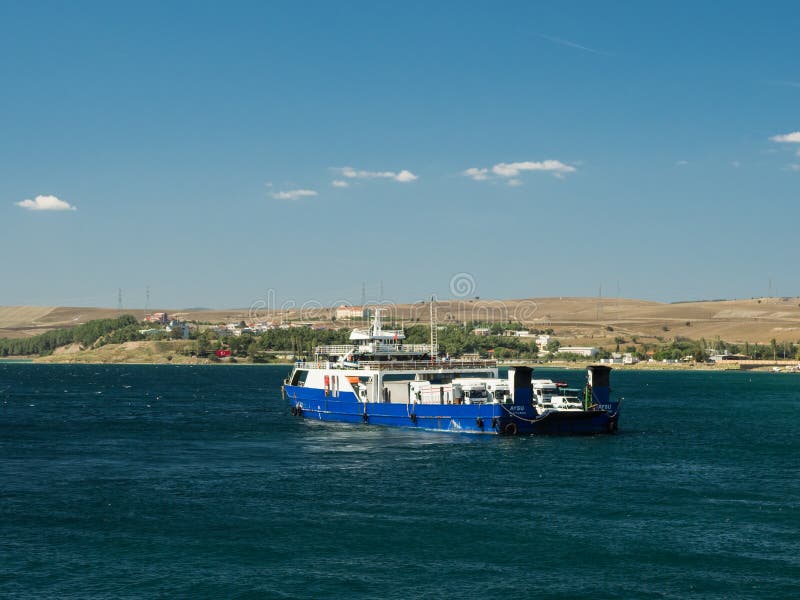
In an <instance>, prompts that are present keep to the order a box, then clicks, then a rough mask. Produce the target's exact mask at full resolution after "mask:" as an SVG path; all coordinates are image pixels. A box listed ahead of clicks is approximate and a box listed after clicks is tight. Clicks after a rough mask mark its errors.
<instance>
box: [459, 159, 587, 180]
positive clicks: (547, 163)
mask: <svg viewBox="0 0 800 600" xmlns="http://www.w3.org/2000/svg"><path fill="white" fill-rule="evenodd" d="M525 171H545V172H548V173H552V174H553V175H554V176H556V177H558V178H559V179H561V178H563V177H564V175H566V174H567V173H574V172H575V171H577V169H576V168H575V167H574V166H573V165H568V164H565V163H563V162H561V161H560V160H542V161H524V162H513V163H497V164H496V165H494V166H493V167H491V168H482V167H470V168H469V169H467V170H466V171H462V172H461V174H462V175H463V176H464V177H469V178H471V179H473V180H475V181H485V180H487V179H489V178H490V177H506V178H509V179H511V180H512V181H513V183H511V182H510V181H509V182H508V184H509V185H512V186H514V185H520V184H521V183H522V182H521V181H519V180H518V179H517V178H518V177H519V175H520V174H521V173H523V172H525Z"/></svg>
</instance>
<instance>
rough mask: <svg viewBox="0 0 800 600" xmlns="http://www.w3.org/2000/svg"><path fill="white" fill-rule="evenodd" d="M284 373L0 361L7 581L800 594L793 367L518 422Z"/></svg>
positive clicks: (291, 594) (155, 589)
mask: <svg viewBox="0 0 800 600" xmlns="http://www.w3.org/2000/svg"><path fill="white" fill-rule="evenodd" d="M286 370H287V369H286V368H285V367H270V366H264V367H236V366H232V367H225V366H210V367H181V366H125V365H116V366H98V365H89V366H67V365H63V366H62V365H53V366H49V365H24V364H0V596H2V597H6V598H15V597H37V598H41V597H59V598H71V597H72V598H87V597H107V598H121V597H142V596H146V597H154V596H155V597H170V598H171V597H220V598H246V597H269V598H336V597H338V598H352V597H362V598H375V597H377V598H403V599H405V598H409V597H431V598H454V597H457V598H490V597H533V596H539V597H550V598H575V597H579V596H583V597H586V596H591V597H592V598H686V597H697V598H792V597H797V596H798V591H799V590H800V435H799V434H800V377H799V376H793V375H773V374H760V373H755V374H748V373H709V372H697V373H673V372H619V371H616V372H614V373H612V376H613V378H612V384H613V386H614V389H615V393H616V394H617V395H619V396H624V397H625V398H626V399H625V402H624V406H623V413H622V419H621V421H620V432H619V434H617V435H613V436H598V437H590V438H513V439H509V438H497V437H488V436H487V437H481V436H476V437H473V436H466V435H455V434H444V433H425V432H410V431H404V430H398V429H382V428H377V427H369V426H347V425H324V424H319V423H309V422H305V421H303V420H301V419H297V418H293V417H291V416H290V414H289V411H288V409H287V406H286V405H285V404H284V403H283V402H282V401H281V399H280V394H279V386H280V382H281V379H282V377H283V376H284V375H285V372H286ZM540 374H541V375H542V376H548V373H547V372H546V371H541V372H540ZM549 375H553V376H557V377H558V378H559V379H563V378H566V379H568V380H570V381H571V382H573V383H575V384H576V385H577V384H580V383H581V382H582V374H581V373H578V372H569V373H565V372H563V371H559V372H558V373H549Z"/></svg>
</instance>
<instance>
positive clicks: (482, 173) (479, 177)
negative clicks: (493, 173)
mask: <svg viewBox="0 0 800 600" xmlns="http://www.w3.org/2000/svg"><path fill="white" fill-rule="evenodd" d="M488 173H489V169H479V168H477V167H470V168H469V169H467V170H466V171H462V172H461V174H462V175H463V176H464V177H471V178H472V179H474V180H475V181H484V180H486V179H489V175H488Z"/></svg>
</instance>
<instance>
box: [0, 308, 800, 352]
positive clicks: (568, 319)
mask: <svg viewBox="0 0 800 600" xmlns="http://www.w3.org/2000/svg"><path fill="white" fill-rule="evenodd" d="M387 309H388V311H389V312H390V313H391V315H392V316H393V317H394V318H395V319H397V320H398V321H404V322H406V323H412V322H419V323H427V322H428V320H429V315H430V307H429V305H428V304H426V303H417V304H402V305H396V306H391V307H387ZM124 312H126V313H129V314H133V315H135V316H137V317H140V318H141V317H143V316H144V314H145V311H143V310H126V311H124ZM168 312H169V313H170V314H174V315H176V316H180V317H182V318H185V319H188V320H194V321H203V322H209V323H220V322H232V321H235V322H238V321H241V320H245V321H252V320H278V321H279V320H300V321H312V320H314V321H317V320H329V319H330V317H331V314H332V311H331V310H329V309H317V310H314V311H307V312H300V311H284V312H282V313H275V312H272V313H269V312H266V311H263V310H262V311H250V310H247V309H230V310H189V311H186V310H184V311H179V310H176V311H169V310H168ZM436 312H437V319H438V321H439V323H457V322H463V321H491V322H498V321H499V322H507V321H520V322H522V323H524V324H525V325H526V326H528V327H531V328H537V329H548V328H551V329H553V330H555V332H556V334H557V335H558V337H559V338H561V339H562V340H568V341H570V343H575V344H579V343H581V344H582V343H592V344H593V345H603V344H611V343H614V338H616V337H623V338H625V339H626V340H630V339H631V338H637V339H639V340H640V341H645V340H659V339H661V340H668V339H672V338H675V337H678V336H680V337H686V338H690V339H700V338H705V339H707V340H714V339H716V338H718V337H719V338H720V339H722V340H725V341H728V342H735V343H742V342H751V343H752V342H758V343H768V342H769V341H770V340H771V339H773V338H774V339H776V340H777V341H778V342H782V341H793V342H797V341H798V340H800V299H798V298H755V299H749V300H723V301H713V302H682V303H675V304H664V303H660V302H648V301H643V300H628V299H614V298H604V299H597V298H531V299H524V300H463V301H454V300H449V301H442V302H438V303H437V305H436ZM117 314H118V311H117V310H114V309H108V308H71V307H33V306H8V307H0V337H21V336H28V335H35V334H36V333H41V332H42V331H47V330H49V329H54V328H58V327H69V326H72V325H78V324H80V323H85V322H86V321H90V320H93V319H101V318H108V317H113V316H116V315H117ZM350 323H351V322H349V321H339V324H342V325H346V324H350Z"/></svg>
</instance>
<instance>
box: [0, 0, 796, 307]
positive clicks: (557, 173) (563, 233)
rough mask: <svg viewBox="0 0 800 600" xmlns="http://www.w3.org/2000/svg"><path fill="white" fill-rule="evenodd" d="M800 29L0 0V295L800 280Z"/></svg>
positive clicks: (274, 5) (725, 21) (700, 290)
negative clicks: (120, 291)
mask: <svg viewBox="0 0 800 600" xmlns="http://www.w3.org/2000/svg"><path fill="white" fill-rule="evenodd" d="M798 32H800V5H798V4H797V3H796V2H765V3H754V2H728V3H725V5H724V7H720V5H719V4H718V3H712V2H707V3H698V2H663V3H660V4H656V3H649V2H648V3H644V2H615V3H598V2H559V3H552V2H548V3H537V2H518V3H515V2H503V3H498V2H471V3H463V2H461V3H456V2H451V3H445V2H442V3H431V2H403V3H398V2H394V3H389V2H376V1H371V2H347V3H333V2H260V1H259V2H235V1H232V2H224V3H223V2H198V1H195V2H175V1H161V2H145V1H142V2H136V3H109V2H96V3H95V2H81V1H77V2H73V3H64V2H3V3H0V236H2V248H3V249H2V255H1V257H0V305H16V304H38V305H69V306H110V307H114V306H116V305H117V302H118V291H119V290H120V289H121V290H122V296H123V305H124V306H125V307H130V308H137V307H144V306H145V303H146V290H147V289H148V288H149V290H150V301H149V306H150V307H151V308H157V307H163V308H181V307H184V308H185V307H215V308H223V307H246V306H250V305H253V304H254V303H258V302H265V301H266V302H271V303H276V304H277V305H282V304H284V303H287V302H289V303H291V302H297V303H298V304H299V303H303V302H308V301H312V302H318V303H320V304H321V305H325V306H328V305H332V304H336V303H339V302H342V301H345V302H350V303H358V302H359V301H360V299H361V295H362V285H364V286H365V289H366V295H367V298H368V300H371V301H374V300H377V299H382V300H384V301H396V302H413V301H418V300H421V299H424V298H427V297H429V296H431V295H432V294H435V295H436V296H437V297H439V298H443V299H444V298H464V297H473V296H480V297H481V298H499V299H503V298H526V297H543V296H597V295H598V294H602V295H604V296H623V297H628V298H641V299H649V300H658V301H679V300H688V299H716V298H750V297H754V296H764V295H775V296H778V295H780V296H790V295H791V296H795V295H800V261H798V253H797V247H798V223H800V61H798V57H799V56H800V35H798ZM381 290H383V293H382V295H381Z"/></svg>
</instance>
